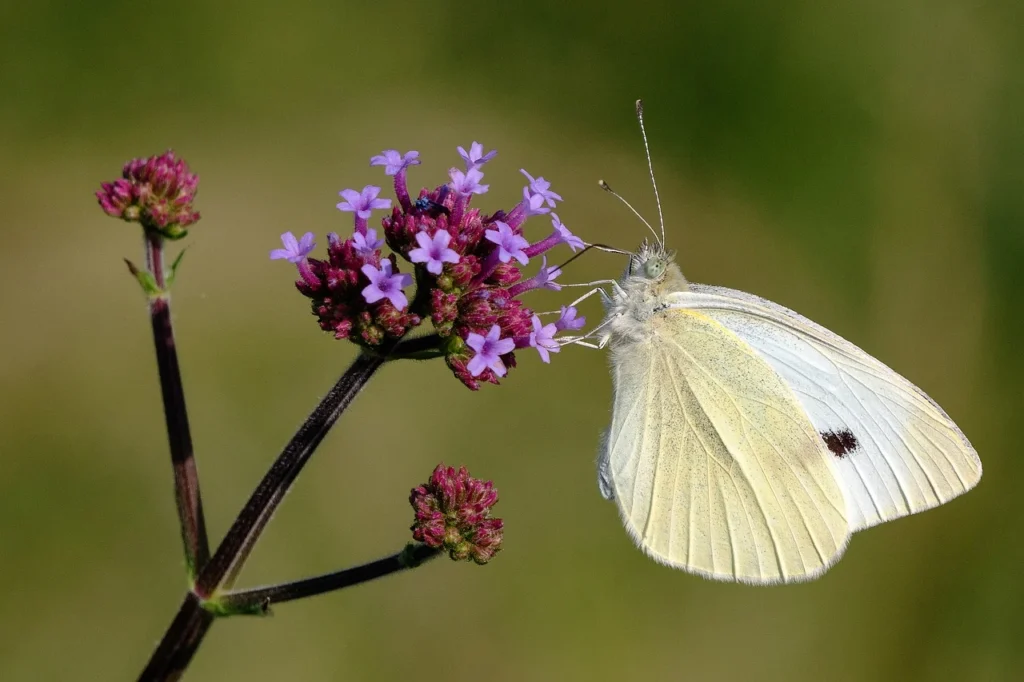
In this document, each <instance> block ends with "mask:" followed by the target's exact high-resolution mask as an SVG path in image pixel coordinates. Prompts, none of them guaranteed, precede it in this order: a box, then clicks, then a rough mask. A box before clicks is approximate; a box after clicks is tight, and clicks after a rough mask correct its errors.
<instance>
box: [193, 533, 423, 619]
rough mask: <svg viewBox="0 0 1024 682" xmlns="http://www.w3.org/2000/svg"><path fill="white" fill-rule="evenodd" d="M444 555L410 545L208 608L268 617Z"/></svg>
mask: <svg viewBox="0 0 1024 682" xmlns="http://www.w3.org/2000/svg"><path fill="white" fill-rule="evenodd" d="M441 553H442V550H441V549H439V548H434V547H430V546H428V545H423V544H412V543H410V544H408V545H406V547H405V548H404V549H402V551H400V552H395V553H394V554H392V555H390V556H386V557H384V558H382V559H377V560H376V561H371V562H369V563H365V564H362V565H359V566H353V567H351V568H346V569H343V570H341V571H335V572H333V573H327V574H325V575H319V576H315V577H313V578H306V579H305V580H296V581H294V582H290V583H283V584H281V585H271V586H269V587H258V588H254V589H250V590H235V591H231V592H226V593H223V594H221V595H218V596H217V597H215V598H214V599H212V600H210V603H209V604H208V605H207V606H206V608H207V609H209V610H212V611H214V612H216V613H218V614H219V615H235V614H265V613H267V612H268V611H269V609H270V607H271V606H272V605H273V604H281V603H284V602H287V601H295V600H296V599H305V598H306V597H314V596H316V595H319V594H327V593H328V592H335V591H337V590H341V589H344V588H346V587H352V586H353V585H359V584H361V583H365V582H369V581H371V580H376V579H377V578H383V577H384V576H386V575H391V574H392V573H398V572H399V571H404V570H407V569H410V568H416V567H418V566H420V565H422V564H423V563H425V562H427V561H429V560H431V559H434V558H436V557H438V556H440V555H441Z"/></svg>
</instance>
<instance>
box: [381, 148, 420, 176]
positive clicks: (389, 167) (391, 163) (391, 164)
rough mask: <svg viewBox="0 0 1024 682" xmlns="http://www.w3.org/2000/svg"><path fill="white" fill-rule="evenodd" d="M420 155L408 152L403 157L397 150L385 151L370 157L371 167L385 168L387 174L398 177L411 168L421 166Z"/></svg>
mask: <svg viewBox="0 0 1024 682" xmlns="http://www.w3.org/2000/svg"><path fill="white" fill-rule="evenodd" d="M419 155H420V153H419V152H406V153H405V154H404V155H403V154H399V153H398V150H397V149H385V150H384V151H383V152H381V153H380V154H378V155H377V156H372V157H370V165H371V166H384V173H385V174H387V175H397V174H398V173H399V172H400V171H403V170H405V169H406V168H408V167H409V166H418V165H419V164H420V160H419Z"/></svg>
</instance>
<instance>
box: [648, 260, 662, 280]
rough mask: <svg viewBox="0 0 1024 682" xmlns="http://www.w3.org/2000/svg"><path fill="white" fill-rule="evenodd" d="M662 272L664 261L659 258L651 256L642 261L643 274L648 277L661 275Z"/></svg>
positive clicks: (655, 277)
mask: <svg viewBox="0 0 1024 682" xmlns="http://www.w3.org/2000/svg"><path fill="white" fill-rule="evenodd" d="M663 272H665V261H664V260H662V259H661V258H652V259H651V260H649V261H647V262H646V263H644V274H645V275H647V277H648V278H650V279H657V278H658V277H661V273H663Z"/></svg>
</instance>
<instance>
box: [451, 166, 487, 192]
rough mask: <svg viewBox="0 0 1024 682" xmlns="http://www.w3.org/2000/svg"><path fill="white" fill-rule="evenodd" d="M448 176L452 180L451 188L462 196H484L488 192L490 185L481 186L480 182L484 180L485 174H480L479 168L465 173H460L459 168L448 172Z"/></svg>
mask: <svg viewBox="0 0 1024 682" xmlns="http://www.w3.org/2000/svg"><path fill="white" fill-rule="evenodd" d="M448 176H449V177H450V178H451V179H452V181H451V182H450V183H448V184H449V186H450V187H451V188H452V189H453V190H455V191H456V192H458V193H459V194H461V195H462V196H466V195H469V194H483V193H484V192H486V191H487V188H488V187H490V185H481V184H480V181H481V180H483V177H484V174H483V173H481V172H480V169H479V168H470V169H469V170H467V171H466V172H465V173H463V172H462V171H460V170H459V169H458V168H452V169H451V170H450V171H448Z"/></svg>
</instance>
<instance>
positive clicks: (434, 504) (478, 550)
mask: <svg viewBox="0 0 1024 682" xmlns="http://www.w3.org/2000/svg"><path fill="white" fill-rule="evenodd" d="M497 502H498V491H497V490H495V489H494V484H493V483H491V482H490V481H482V480H480V479H476V478H473V477H472V476H470V475H469V472H468V471H467V470H466V467H460V468H459V469H457V470H456V469H455V468H454V467H446V466H445V465H444V464H443V463H441V464H438V465H437V468H436V469H434V473H433V474H432V475H431V476H430V480H429V481H427V483H425V484H424V485H421V486H419V487H416V488H413V489H412V492H411V493H410V495H409V504H411V505H412V508H413V510H414V511H415V512H416V520H415V521H414V522H413V524H412V527H411V528H410V530H412V537H413V539H414V540H417V541H418V542H422V543H423V544H425V545H427V546H428V547H434V548H435V549H444V550H445V551H446V552H447V553H448V556H450V557H451V558H452V559H453V560H454V561H463V560H466V559H471V560H473V561H475V562H476V563H478V564H485V563H487V562H488V561H490V560H491V559H492V558H493V557H494V555H495V554H496V553H497V552H498V550H500V549H501V540H502V530H503V528H504V523H503V522H502V520H501V519H498V518H492V517H491V508H492V507H494V505H495V504H497Z"/></svg>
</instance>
